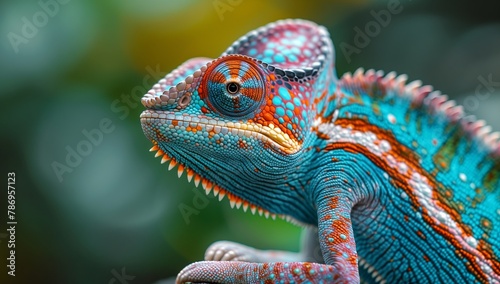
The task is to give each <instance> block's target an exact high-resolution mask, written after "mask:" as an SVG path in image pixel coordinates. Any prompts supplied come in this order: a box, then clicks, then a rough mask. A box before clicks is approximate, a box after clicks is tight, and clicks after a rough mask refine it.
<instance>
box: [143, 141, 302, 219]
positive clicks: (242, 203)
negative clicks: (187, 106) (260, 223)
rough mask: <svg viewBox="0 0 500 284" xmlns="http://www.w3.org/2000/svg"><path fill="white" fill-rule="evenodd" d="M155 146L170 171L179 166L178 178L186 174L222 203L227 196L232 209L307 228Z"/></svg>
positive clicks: (152, 149) (157, 153) (151, 150)
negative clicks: (210, 177) (197, 170)
mask: <svg viewBox="0 0 500 284" xmlns="http://www.w3.org/2000/svg"><path fill="white" fill-rule="evenodd" d="M153 144H154V146H153V147H152V148H151V149H149V151H150V152H156V154H155V157H161V163H162V164H164V163H167V162H169V163H168V170H169V171H170V170H175V167H176V166H177V177H179V178H180V177H181V176H182V174H183V173H184V172H185V173H186V177H187V180H188V182H194V184H195V186H196V187H198V186H199V185H200V184H201V185H202V187H203V189H204V191H205V194H206V195H209V194H210V193H211V192H213V196H214V197H217V198H218V199H219V201H222V200H223V199H224V197H225V196H227V198H228V200H229V205H230V206H231V208H235V207H236V209H240V208H242V209H243V211H244V212H247V211H248V209H250V212H251V213H252V214H253V215H255V213H258V214H259V215H260V216H264V217H266V219H267V218H269V217H271V218H272V219H273V220H275V219H276V216H278V217H279V218H281V219H283V220H286V221H287V222H289V223H292V224H295V225H298V226H307V225H306V224H304V223H302V222H300V221H298V220H296V219H294V218H293V217H291V216H288V215H284V214H275V213H271V212H270V211H268V210H266V209H263V208H262V207H260V206H257V205H255V204H253V203H251V202H249V201H247V200H245V199H243V198H241V197H239V196H236V195H234V194H232V193H231V192H229V191H228V190H226V189H224V188H222V187H221V186H219V185H218V184H216V183H215V182H212V181H210V180H208V179H206V178H204V177H202V176H201V175H200V174H198V173H196V172H195V171H194V170H192V169H190V168H188V167H187V166H186V165H184V164H183V163H180V162H178V161H177V160H176V159H175V158H173V157H170V156H169V155H167V154H166V153H165V152H164V151H163V150H161V149H160V147H159V146H158V144H157V143H156V142H154V141H153Z"/></svg>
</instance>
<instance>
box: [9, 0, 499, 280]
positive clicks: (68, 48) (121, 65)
mask: <svg viewBox="0 0 500 284" xmlns="http://www.w3.org/2000/svg"><path fill="white" fill-rule="evenodd" d="M398 3H399V4H398ZM388 4H389V5H396V4H398V7H399V9H400V12H398V13H397V14H391V19H390V20H388V21H387V22H384V23H380V24H379V25H378V26H379V29H378V30H377V29H375V30H372V32H371V33H372V35H373V36H369V40H368V41H367V42H366V44H364V45H363V46H362V47H360V46H359V45H358V47H357V49H356V51H355V52H353V53H348V52H346V50H344V51H343V50H342V49H341V48H340V46H344V47H345V46H348V45H351V46H354V47H356V45H355V41H354V39H355V36H356V33H357V28H359V29H361V30H365V28H366V27H367V25H368V26H369V25H370V24H369V23H370V22H372V21H376V16H374V15H376V14H378V13H380V11H382V10H387V9H388V8H387V5H388ZM495 5H496V1H430V0H427V1H424V0H422V1H411V0H401V1H396V0H391V1H368V0H357V1H347V0H344V1H326V0H323V1H289V0H288V1H284V0H283V1H277V0H276V1H264V0H255V1H250V0H231V1H230V0H210V1H201V0H184V1H167V0H144V1H131V0H130V1H119V0H109V1H97V0H87V1H82V0H64V1H63V0H59V2H57V0H41V1H2V3H1V4H0V22H1V26H0V29H1V32H0V34H1V35H2V39H1V41H0V42H1V46H0V63H1V69H0V87H1V88H0V101H1V103H0V124H1V130H2V131H1V134H2V139H1V146H0V148H1V151H2V173H3V174H4V176H6V173H8V172H15V173H16V189H17V191H16V192H17V193H16V220H17V221H18V225H17V227H16V276H15V278H14V277H10V276H8V275H7V269H6V262H7V261H6V258H7V257H8V249H7V237H8V235H7V234H6V233H5V232H6V231H5V227H6V208H7V207H6V205H7V201H6V200H7V198H6V197H7V193H6V192H2V193H1V194H0V200H2V207H1V210H2V211H1V213H0V216H1V218H2V220H1V223H0V229H1V231H0V241H1V243H0V252H1V261H0V264H1V265H0V267H2V268H1V269H0V273H1V274H0V282H1V283H33V282H37V283H154V282H156V281H159V280H161V279H165V278H169V277H174V276H175V275H176V274H177V272H178V271H179V270H180V269H182V268H183V267H184V266H185V265H187V264H189V263H190V262H194V261H197V260H201V259H202V257H203V253H204V250H205V249H206V247H207V246H208V245H210V244H211V243H212V242H214V241H217V240H221V239H227V240H232V241H238V242H243V243H245V244H248V245H251V246H255V247H258V248H264V249H269V248H274V249H287V250H297V249H298V248H299V234H300V229H299V228H297V227H295V226H293V225H290V224H287V223H285V222H284V221H281V220H276V221H272V220H266V219H265V218H262V217H259V216H252V215H251V214H244V213H243V212H242V210H232V209H230V207H229V203H228V201H227V199H225V200H224V201H223V202H222V203H220V204H219V202H218V201H216V200H215V199H214V198H207V199H202V198H201V197H200V196H201V195H200V192H201V190H200V189H194V185H193V184H192V183H191V184H188V183H187V181H186V178H185V176H184V177H182V178H181V179H178V178H177V174H176V173H174V172H168V171H167V166H166V165H161V164H160V161H159V159H154V156H153V154H152V153H150V152H148V149H149V148H150V147H151V143H150V142H149V141H148V140H147V139H146V138H145V137H144V135H143V133H142V130H141V127H140V123H139V114H140V113H141V111H142V110H143V107H142V105H141V104H140V102H139V98H140V96H142V94H143V93H144V92H145V90H147V89H149V87H151V85H152V84H153V83H154V81H157V80H158V79H159V78H160V77H161V76H164V75H165V74H167V73H168V72H170V71H171V70H172V69H174V68H175V67H177V66H178V65H179V64H181V63H182V62H184V61H185V60H187V59H189V58H191V57H196V56H208V57H217V56H218V55H220V53H222V52H223V51H224V50H225V49H226V48H227V47H228V46H229V45H230V44H231V43H232V42H233V41H234V40H236V39H237V38H238V37H240V36H242V35H244V34H245V33H246V32H248V31H250V30H252V29H254V28H257V27H259V26H262V25H265V24H267V23H269V22H271V21H275V20H278V19H283V18H304V19H309V20H312V21H315V22H318V23H320V24H322V25H325V26H326V27H327V28H328V29H329V30H330V33H331V35H332V38H333V41H334V44H335V45H336V49H337V50H336V52H337V55H336V58H337V59H336V62H337V72H338V74H339V75H340V74H343V73H345V72H347V71H354V70H356V69H357V68H358V67H360V66H362V67H364V68H365V69H368V68H375V69H381V70H385V71H392V70H394V71H396V72H398V73H399V74H403V73H406V74H408V75H409V78H410V80H415V79H420V80H422V81H423V82H424V83H425V84H431V85H433V86H434V87H435V88H436V89H439V90H442V91H443V92H444V93H447V94H450V96H452V97H454V98H455V99H456V100H457V101H458V102H459V103H461V104H465V106H466V107H465V108H466V110H467V111H468V112H469V113H472V114H475V115H477V116H478V117H481V118H484V119H486V120H487V121H488V122H489V124H490V125H492V126H493V128H494V129H495V130H499V129H500V120H499V118H500V115H499V109H500V100H499V99H500V96H499V94H500V14H499V13H498V11H499V9H498V7H497V6H495ZM351 51H352V50H351ZM488 80H489V81H490V82H493V83H490V84H489V87H488V86H484V84H483V81H488ZM495 82H496V84H495ZM481 84H483V87H478V86H480V85H481ZM478 88H479V89H478ZM478 90H479V91H478ZM103 121H104V122H103ZM102 123H104V124H106V123H108V125H105V126H104V128H105V130H108V131H107V132H108V133H103V134H102V137H101V136H99V135H98V134H95V133H96V132H95V131H97V129H99V127H101V126H100V124H102ZM85 131H88V132H91V133H94V136H92V137H93V139H94V140H96V141H94V142H95V143H94V144H91V143H90V142H92V140H89V139H88V138H86V136H85V135H84V132H85ZM82 141H83V142H82ZM85 141H87V142H85ZM89 141H90V142H89ZM78 147H80V150H82V151H84V152H86V153H85V154H86V156H83V157H81V160H78V159H76V158H74V157H73V158H72V160H71V163H72V166H68V167H67V168H63V167H61V165H66V166H67V165H68V163H67V162H66V158H67V155H68V153H69V152H68V151H70V152H71V151H72V150H76V149H77V148H78ZM71 149H72V150H71ZM54 165H58V171H59V175H58V174H56V171H55V170H54ZM5 183H6V182H5ZM4 188H6V186H4ZM186 206H188V207H189V208H191V209H192V210H193V211H192V213H193V214H192V215H190V216H188V217H187V218H186V216H183V215H182V214H181V212H180V210H179V207H182V208H187V207H186Z"/></svg>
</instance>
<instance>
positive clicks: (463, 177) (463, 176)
mask: <svg viewBox="0 0 500 284" xmlns="http://www.w3.org/2000/svg"><path fill="white" fill-rule="evenodd" d="M458 177H459V178H460V180H462V181H463V182H466V181H467V176H466V175H465V174H464V173H460V174H459V175H458Z"/></svg>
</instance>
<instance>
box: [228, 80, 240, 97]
mask: <svg viewBox="0 0 500 284" xmlns="http://www.w3.org/2000/svg"><path fill="white" fill-rule="evenodd" d="M226 89H227V91H228V92H229V93H230V94H232V95H234V94H236V93H237V92H238V91H239V90H240V85H239V84H238V83H235V82H231V83H229V84H227V85H226Z"/></svg>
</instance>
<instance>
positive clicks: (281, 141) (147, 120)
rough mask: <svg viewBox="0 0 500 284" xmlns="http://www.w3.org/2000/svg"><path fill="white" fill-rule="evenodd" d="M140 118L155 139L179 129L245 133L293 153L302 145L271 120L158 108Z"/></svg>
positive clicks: (210, 132) (233, 133)
mask: <svg viewBox="0 0 500 284" xmlns="http://www.w3.org/2000/svg"><path fill="white" fill-rule="evenodd" d="M140 118H141V124H142V126H143V129H144V132H145V134H146V136H148V138H149V139H150V140H151V141H156V142H161V141H169V140H172V139H174V138H173V136H172V137H170V136H169V137H167V135H166V134H167V133H168V132H169V131H172V133H173V132H177V133H179V131H182V132H181V133H188V132H194V133H196V132H200V133H207V134H208V138H209V139H210V138H212V137H213V136H215V135H216V134H221V135H222V134H224V135H231V136H236V137H238V138H244V137H246V138H248V139H250V140H253V141H259V142H261V143H262V144H263V145H265V146H270V147H271V148H272V149H276V150H278V151H280V152H284V153H285V154H294V153H296V152H297V151H299V150H300V148H301V143H300V142H298V141H297V140H295V139H294V138H292V137H290V136H289V135H288V134H287V133H284V132H283V131H282V130H281V129H280V128H279V127H275V126H274V125H273V124H270V125H268V126H264V125H261V124H258V123H254V122H250V121H247V122H243V121H239V122H233V121H224V120H217V119H213V118H208V117H203V116H200V115H187V114H179V113H176V112H172V111H161V110H145V111H143V112H142V113H141V117H140ZM184 131H186V132H184Z"/></svg>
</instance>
